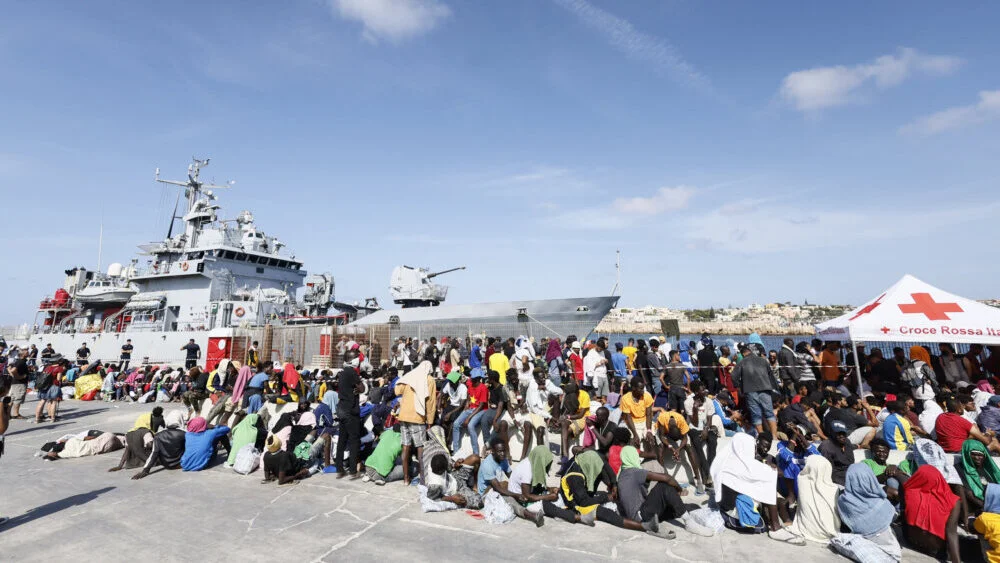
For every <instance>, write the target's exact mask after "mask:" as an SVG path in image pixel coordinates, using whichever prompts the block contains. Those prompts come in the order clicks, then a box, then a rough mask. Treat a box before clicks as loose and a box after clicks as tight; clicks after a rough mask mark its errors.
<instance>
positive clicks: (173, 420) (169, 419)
mask: <svg viewBox="0 0 1000 563" xmlns="http://www.w3.org/2000/svg"><path fill="white" fill-rule="evenodd" d="M186 419H187V414H186V413H185V412H184V411H182V410H179V409H174V410H172V411H170V412H168V413H167V414H165V415H164V416H163V425H164V426H165V427H167V428H181V429H183V428H184V426H185V424H186V421H187V420H186Z"/></svg>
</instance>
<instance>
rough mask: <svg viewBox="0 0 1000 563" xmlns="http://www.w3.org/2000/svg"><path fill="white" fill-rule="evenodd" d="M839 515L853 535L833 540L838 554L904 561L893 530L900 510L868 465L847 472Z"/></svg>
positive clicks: (852, 558)
mask: <svg viewBox="0 0 1000 563" xmlns="http://www.w3.org/2000/svg"><path fill="white" fill-rule="evenodd" d="M873 442H874V440H873ZM886 449H888V447H887V448H886ZM837 515H838V516H840V521H841V524H842V525H843V527H844V528H847V529H848V530H850V532H851V533H849V534H840V535H838V536H836V537H834V538H833V539H832V540H830V547H832V548H833V549H834V551H836V552H838V553H841V554H843V555H845V556H847V557H848V558H850V559H851V560H853V561H887V562H888V561H901V560H902V550H901V549H900V547H899V540H897V539H896V534H894V533H893V531H892V528H891V527H890V526H891V525H892V521H893V520H894V519H895V518H896V509H895V508H893V506H892V504H891V503H890V502H889V501H888V500H887V499H886V496H885V491H883V490H882V487H881V486H879V483H878V481H877V480H876V479H875V475H874V474H873V473H872V471H871V469H870V468H869V466H868V465H867V464H864V463H856V464H854V465H852V466H851V468H850V469H848V470H847V477H846V480H845V485H844V490H843V491H842V492H841V493H840V496H838V497H837ZM880 552H881V553H880ZM855 553H864V554H865V557H863V558H862V557H856V556H855Z"/></svg>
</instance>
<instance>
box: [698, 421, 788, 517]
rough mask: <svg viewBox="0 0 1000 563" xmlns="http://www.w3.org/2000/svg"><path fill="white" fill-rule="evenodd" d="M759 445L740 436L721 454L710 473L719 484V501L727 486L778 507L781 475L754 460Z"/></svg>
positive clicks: (745, 436)
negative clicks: (779, 478)
mask: <svg viewBox="0 0 1000 563" xmlns="http://www.w3.org/2000/svg"><path fill="white" fill-rule="evenodd" d="M755 450H756V443H755V442H754V439H753V438H752V437H750V435H749V434H742V433H740V434H736V435H735V436H733V439H732V440H731V441H730V442H729V446H728V447H727V448H726V449H724V450H722V451H721V452H719V455H718V456H716V458H715V461H714V462H712V468H711V470H710V471H709V473H711V475H712V481H713V482H714V483H715V498H716V500H718V499H721V498H722V486H723V485H725V486H727V487H729V488H730V489H732V490H734V491H736V492H737V493H742V494H744V495H747V496H748V497H750V498H752V499H753V500H755V501H757V502H762V503H764V504H775V502H776V497H777V486H778V472H777V471H775V470H774V469H771V468H770V467H768V466H767V464H765V463H761V462H759V461H757V459H756V457H754V451H755Z"/></svg>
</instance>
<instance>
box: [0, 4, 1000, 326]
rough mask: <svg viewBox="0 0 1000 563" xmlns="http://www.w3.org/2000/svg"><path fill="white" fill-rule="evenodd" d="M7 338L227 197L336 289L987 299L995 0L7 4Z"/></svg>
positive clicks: (997, 147) (0, 93)
mask: <svg viewBox="0 0 1000 563" xmlns="http://www.w3.org/2000/svg"><path fill="white" fill-rule="evenodd" d="M3 11H4V17H3V18H0V70H2V71H3V72H2V75H3V77H4V80H3V84H4V87H3V88H2V89H0V102H2V104H3V108H4V109H3V113H2V115H3V117H2V127H0V186H2V190H3V193H4V196H5V197H4V202H5V205H4V211H5V213H4V217H5V220H4V222H3V228H2V231H0V236H2V238H3V240H4V242H5V243H6V244H5V246H6V247H8V252H6V253H5V254H6V257H7V258H8V260H7V261H6V265H7V267H6V268H5V271H4V273H3V275H2V276H0V324H13V323H15V322H22V321H25V320H29V319H30V316H31V314H32V312H33V307H34V304H35V302H36V301H37V300H38V299H39V298H41V297H42V296H43V295H44V294H47V293H51V291H52V290H54V289H55V288H56V287H58V286H59V285H60V284H61V279H62V271H63V270H64V269H66V268H68V267H71V266H73V265H87V266H93V265H95V263H96V261H97V238H98V229H99V224H100V222H101V217H102V216H103V218H104V225H105V238H104V262H105V264H107V263H108V262H110V261H112V260H116V261H121V262H127V260H128V259H129V258H131V257H132V256H133V254H134V251H135V245H136V244H139V243H142V242H146V241H148V240H156V239H160V238H162V237H163V236H164V234H165V231H166V217H167V216H168V214H169V211H170V208H171V206H172V204H173V197H174V194H173V193H172V192H171V193H167V191H165V189H164V188H162V187H161V186H159V185H157V184H154V182H153V170H154V169H155V168H157V167H159V168H160V169H161V171H162V174H163V176H164V177H168V178H169V177H181V176H182V174H183V171H184V169H185V168H186V166H187V164H188V162H189V161H190V158H191V156H193V155H194V156H199V157H202V158H204V157H211V158H212V164H211V166H210V167H209V168H207V169H206V170H205V172H204V174H203V177H205V178H208V179H212V178H214V179H215V180H217V181H219V182H222V181H225V180H229V179H234V180H236V181H237V184H236V188H235V189H234V190H232V191H231V192H229V193H226V194H224V195H223V197H222V199H221V204H222V205H223V207H224V211H225V212H226V215H227V216H235V215H236V213H237V212H238V211H239V210H241V209H244V208H248V209H251V210H253V211H254V213H255V215H256V217H257V220H258V224H259V225H260V226H261V227H262V228H263V229H264V230H265V231H267V232H269V233H271V234H276V235H278V236H279V237H280V238H281V239H282V240H283V241H285V242H286V243H287V244H288V245H289V246H290V247H291V248H292V249H294V250H295V252H296V254H297V256H298V257H300V258H302V259H303V260H305V261H306V264H307V266H308V267H309V269H310V270H311V271H315V272H321V271H331V272H333V273H334V275H335V277H336V279H337V286H338V287H337V288H338V297H339V298H342V299H352V300H353V299H360V298H362V297H366V296H369V295H375V296H377V297H379V299H380V300H381V301H382V302H383V303H388V302H389V301H390V299H389V297H388V288H387V286H388V277H389V273H390V271H391V269H392V267H393V266H394V265H396V264H400V263H406V264H415V265H427V266H430V267H434V268H444V267H449V266H453V265H466V266H468V270H466V271H464V272H456V273H454V274H451V275H450V276H449V277H448V278H447V279H448V282H449V283H451V284H452V286H453V288H452V293H451V298H452V300H453V301H455V302H469V301H478V300H499V299H514V298H548V297H562V296H574V295H575V296H580V295H596V294H604V293H606V292H608V291H609V290H610V289H611V287H612V285H613V284H614V275H615V274H614V260H615V250H616V249H621V251H622V256H623V259H622V260H623V290H624V295H623V300H622V303H623V304H626V305H644V304H649V303H653V304H659V305H667V306H675V307H693V306H706V307H707V306H709V305H715V306H720V305H727V304H740V305H742V304H746V303H749V302H752V301H760V302H766V301H771V300H779V299H780V300H793V301H801V300H802V299H809V300H810V301H813V302H845V301H846V302H854V303H857V302H861V301H863V300H865V299H868V298H870V297H871V296H873V295H876V294H877V292H878V291H880V290H881V289H883V288H885V287H888V286H889V285H890V284H891V283H893V282H895V281H896V280H897V279H898V278H899V277H901V276H902V275H903V274H905V273H911V274H914V275H916V276H917V277H920V278H922V279H925V280H926V281H928V282H931V283H934V284H937V285H940V286H943V287H945V288H947V289H949V290H951V291H954V292H956V293H960V294H964V295H968V296H970V297H975V298H985V297H997V296H998V292H997V290H996V285H995V283H994V279H995V277H996V276H997V274H998V273H1000V272H998V269H997V266H996V264H997V258H998V253H1000V252H998V249H997V247H996V245H995V240H996V237H995V234H994V231H993V225H992V224H991V220H992V219H993V218H994V217H996V216H997V212H998V210H1000V189H998V180H997V179H998V177H1000V175H998V170H997V169H998V165H997V162H1000V161H998V160H997V158H996V155H997V154H1000V135H998V132H1000V119H998V118H1000V73H998V72H997V69H998V68H1000V38H998V36H997V34H996V33H995V26H994V25H993V23H994V22H996V21H997V19H998V17H1000V5H997V4H994V3H979V4H978V5H968V6H963V7H962V8H958V7H956V6H952V5H949V6H943V5H941V4H934V3H929V2H879V3H870V2H848V3H825V4H816V3H805V4H804V3H800V2H769V3H750V2H740V3H709V2H693V1H685V0H676V1H663V0H645V1H635V2H611V1H607V0H505V1H504V2H465V1H462V2H460V1H458V0H302V1H298V2H293V1H289V2H281V3H279V2H256V3H242V2H241V3H237V2H213V3H195V2H171V3H160V4H158V5H150V4H148V3H135V2H88V3H79V2H63V3H49V2H46V3H14V4H8V5H7V6H5V7H4V8H3Z"/></svg>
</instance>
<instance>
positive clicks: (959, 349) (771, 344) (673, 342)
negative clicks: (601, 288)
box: [591, 333, 969, 358]
mask: <svg viewBox="0 0 1000 563" xmlns="http://www.w3.org/2000/svg"><path fill="white" fill-rule="evenodd" d="M594 334H595V335H594V336H592V337H591V338H592V339H593V338H597V337H598V336H604V337H607V339H608V342H609V343H610V344H611V346H612V349H613V347H614V345H615V343H616V342H621V343H622V344H625V343H627V342H628V339H629V338H634V339H636V340H639V339H640V338H641V339H643V340H645V341H647V342H648V341H649V339H650V337H654V336H655V337H656V338H660V339H662V338H663V335H662V334H653V333H646V334H622V333H619V334H615V333H594ZM749 337H750V335H749V334H747V335H743V336H733V335H728V334H723V335H714V336H712V342H713V343H714V344H715V347H716V348H719V347H720V346H723V345H725V346H729V349H730V351H732V352H733V353H735V352H736V343H737V342H746V341H747V338H749ZM786 338H791V339H792V340H794V341H795V343H796V344H798V343H799V342H800V341H805V342H811V341H812V339H813V338H814V337H813V336H810V335H801V334H798V335H761V337H760V339H761V340H762V341H763V342H764V348H766V349H767V350H781V346H782V344H783V342H784V340H785V339H786ZM692 340H693V341H694V342H696V343H697V342H698V341H699V340H701V335H700V334H682V335H681V337H680V339H679V340H678V339H676V338H668V339H667V342H669V343H670V346H671V348H677V343H678V342H679V341H684V342H689V341H692ZM859 344H860V342H859ZM951 345H952V346H953V347H954V348H955V351H956V353H957V354H965V353H966V352H968V351H969V345H968V344H955V343H951ZM910 346H926V347H927V348H929V349H930V351H931V354H938V353H939V351H938V342H931V341H921V342H866V343H865V350H866V351H867V352H871V351H872V350H874V349H875V348H880V349H881V350H882V354H883V356H884V357H886V358H891V357H892V349H893V348H896V347H899V348H902V349H903V350H907V351H909V349H910ZM848 347H850V344H849V343H845V348H848Z"/></svg>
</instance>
